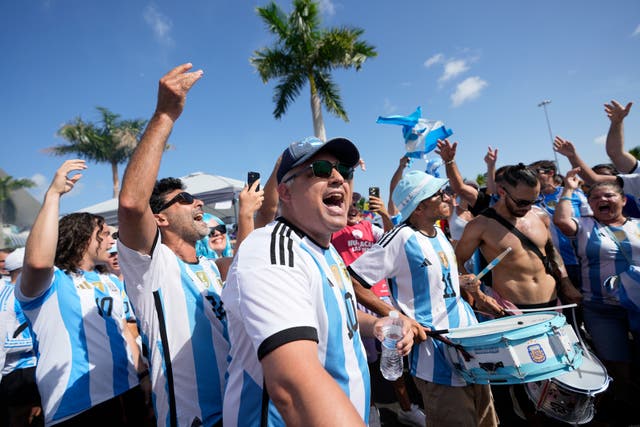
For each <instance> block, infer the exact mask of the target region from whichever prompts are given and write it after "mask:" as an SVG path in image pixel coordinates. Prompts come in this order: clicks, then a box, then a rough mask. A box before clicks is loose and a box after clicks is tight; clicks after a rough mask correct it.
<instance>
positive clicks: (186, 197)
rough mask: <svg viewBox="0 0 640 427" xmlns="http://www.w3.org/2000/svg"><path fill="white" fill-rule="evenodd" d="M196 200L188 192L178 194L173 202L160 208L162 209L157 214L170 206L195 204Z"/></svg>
mask: <svg viewBox="0 0 640 427" xmlns="http://www.w3.org/2000/svg"><path fill="white" fill-rule="evenodd" d="M194 200H195V197H193V196H192V195H191V194H189V193H187V192H186V191H183V192H181V193H178V194H176V195H175V197H173V198H172V199H171V200H169V201H168V202H166V203H165V204H164V205H162V206H160V209H158V211H157V212H156V213H160V212H162V211H163V210H165V209H167V208H168V207H169V206H171V205H173V204H175V203H180V204H181V205H190V204H191V203H193V201H194Z"/></svg>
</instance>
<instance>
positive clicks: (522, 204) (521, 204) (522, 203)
mask: <svg viewBox="0 0 640 427" xmlns="http://www.w3.org/2000/svg"><path fill="white" fill-rule="evenodd" d="M502 189H503V190H504V193H505V194H506V195H507V197H509V198H510V199H511V201H512V202H513V203H515V205H516V206H517V207H519V208H526V207H527V206H531V205H535V204H536V203H538V202H540V201H541V200H542V197H540V196H538V197H537V198H536V199H535V200H524V199H514V198H513V196H512V195H511V194H509V192H508V191H507V189H506V188H504V187H502Z"/></svg>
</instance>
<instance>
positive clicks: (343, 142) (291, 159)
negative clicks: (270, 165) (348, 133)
mask: <svg viewBox="0 0 640 427" xmlns="http://www.w3.org/2000/svg"><path fill="white" fill-rule="evenodd" d="M321 150H322V151H327V152H329V153H331V154H333V155H334V156H336V158H337V159H338V161H339V162H340V163H344V164H345V165H347V166H349V167H354V166H355V165H357V164H358V161H359V160H360V152H359V151H358V149H357V148H356V146H355V145H354V144H353V142H351V141H350V140H348V139H347V138H333V139H330V140H328V141H326V142H325V141H323V140H321V139H320V138H316V137H315V136H308V137H306V138H304V139H301V140H300V141H296V142H293V143H291V145H289V147H287V149H286V150H284V152H283V153H282V160H281V161H280V167H279V168H278V182H282V178H283V177H284V176H285V175H286V173H287V172H289V171H290V170H291V169H293V168H295V167H296V166H299V165H301V164H302V163H304V162H306V161H307V160H309V159H310V158H311V157H313V155H315V154H316V153H318V152H319V151H321Z"/></svg>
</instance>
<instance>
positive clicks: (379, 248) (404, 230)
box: [349, 223, 477, 386]
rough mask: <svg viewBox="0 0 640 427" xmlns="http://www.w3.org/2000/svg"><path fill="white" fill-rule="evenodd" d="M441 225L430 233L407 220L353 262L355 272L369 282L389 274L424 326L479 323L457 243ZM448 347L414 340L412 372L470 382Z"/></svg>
mask: <svg viewBox="0 0 640 427" xmlns="http://www.w3.org/2000/svg"><path fill="white" fill-rule="evenodd" d="M435 230H436V235H435V237H429V236H427V235H425V234H423V233H421V232H420V231H418V230H415V229H413V228H412V227H411V226H409V225H408V224H406V223H403V224H401V225H399V226H397V227H396V228H394V229H393V230H391V231H389V232H388V233H387V234H385V236H384V237H383V238H382V239H380V240H379V241H378V243H376V244H375V245H373V246H372V247H371V249H369V250H368V251H367V252H365V253H364V254H363V255H362V256H361V257H360V258H358V259H357V260H356V261H355V262H354V263H353V264H351V265H350V266H349V272H350V273H351V274H352V275H353V276H354V277H355V278H356V279H358V281H359V282H360V283H362V284H363V285H365V286H366V285H369V286H370V285H371V284H372V283H376V282H378V281H379V280H380V279H382V278H385V277H386V278H389V279H390V280H389V283H390V291H391V296H392V297H393V299H394V300H395V302H396V303H397V305H398V307H399V308H400V310H401V311H402V312H403V313H404V314H406V315H407V316H409V317H411V318H412V319H415V320H416V321H417V322H418V323H420V324H421V325H423V326H427V327H429V328H432V329H450V328H459V327H465V326H469V325H473V324H475V323H477V320H476V318H475V315H474V313H473V310H472V309H471V307H470V306H469V304H467V302H466V301H465V300H464V299H462V297H461V295H460V285H459V282H458V265H457V262H456V257H455V254H454V252H453V248H452V247H451V244H450V243H449V240H448V239H447V237H446V236H445V235H444V233H442V231H441V230H440V229H439V228H438V227H435ZM443 346H444V344H442V343H441V342H440V341H436V340H432V339H428V340H426V341H425V342H423V343H421V344H420V345H414V346H413V350H412V352H411V357H410V362H411V368H410V369H411V374H412V375H414V376H416V377H418V378H421V379H423V380H426V381H429V382H434V383H437V384H444V385H453V386H463V385H466V382H465V381H464V379H463V378H462V377H461V376H460V375H459V374H457V372H456V371H455V370H454V368H453V366H452V365H451V363H450V362H449V361H448V358H447V357H446V350H445V349H444V347H443Z"/></svg>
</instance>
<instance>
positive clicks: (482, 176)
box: [476, 173, 487, 187]
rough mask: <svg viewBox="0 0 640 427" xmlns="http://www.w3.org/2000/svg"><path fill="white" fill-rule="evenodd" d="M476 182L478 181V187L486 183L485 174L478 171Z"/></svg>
mask: <svg viewBox="0 0 640 427" xmlns="http://www.w3.org/2000/svg"><path fill="white" fill-rule="evenodd" d="M476 182H477V183H478V185H479V186H480V187H484V186H485V185H487V176H486V174H483V173H479V174H478V176H476Z"/></svg>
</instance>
